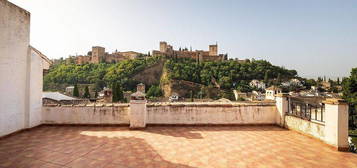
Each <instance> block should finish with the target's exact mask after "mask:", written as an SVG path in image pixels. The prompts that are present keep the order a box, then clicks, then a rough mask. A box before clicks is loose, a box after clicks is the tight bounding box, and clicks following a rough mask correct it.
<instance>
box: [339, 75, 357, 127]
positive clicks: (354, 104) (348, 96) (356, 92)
mask: <svg viewBox="0 0 357 168" xmlns="http://www.w3.org/2000/svg"><path fill="white" fill-rule="evenodd" d="M342 87H343V98H344V99H345V100H347V102H348V103H349V104H350V108H349V110H350V114H349V115H350V119H349V125H350V127H351V128H357V68H353V69H352V71H351V75H350V77H348V78H344V79H343V81H342Z"/></svg>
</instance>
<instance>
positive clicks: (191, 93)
mask: <svg viewBox="0 0 357 168" xmlns="http://www.w3.org/2000/svg"><path fill="white" fill-rule="evenodd" d="M190 98H191V102H193V101H194V100H193V91H192V90H191V92H190Z"/></svg>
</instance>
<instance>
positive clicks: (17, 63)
mask: <svg viewBox="0 0 357 168" xmlns="http://www.w3.org/2000/svg"><path fill="white" fill-rule="evenodd" d="M29 33H30V13H28V12H26V11H25V10H23V9H21V8H19V7H17V6H15V5H13V4H11V3H10V2H8V1H6V0H0V79H1V81H0V107H1V109H0V136H3V135H6V134H9V133H12V132H14V131H17V130H20V129H22V128H24V121H25V115H24V114H25V111H26V109H27V108H26V107H27V106H26V104H27V103H26V102H27V101H28V100H27V99H26V98H28V97H27V96H26V95H28V82H29V80H28V79H29V78H28V76H27V72H28V69H29V61H30V59H29V58H28V49H29V38H30V35H29Z"/></svg>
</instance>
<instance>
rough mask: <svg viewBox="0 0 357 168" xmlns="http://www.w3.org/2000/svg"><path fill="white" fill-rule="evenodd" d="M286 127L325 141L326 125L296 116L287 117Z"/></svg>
mask: <svg viewBox="0 0 357 168" xmlns="http://www.w3.org/2000/svg"><path fill="white" fill-rule="evenodd" d="M285 127H286V128H288V129H291V130H295V131H298V132H301V133H303V134H306V135H309V136H313V137H315V138H317V139H320V140H322V141H325V124H324V123H319V122H315V121H308V120H304V119H301V118H298V117H294V116H285Z"/></svg>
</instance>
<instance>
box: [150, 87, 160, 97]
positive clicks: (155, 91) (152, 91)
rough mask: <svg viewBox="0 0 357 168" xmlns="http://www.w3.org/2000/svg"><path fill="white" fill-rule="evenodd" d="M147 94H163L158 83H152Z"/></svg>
mask: <svg viewBox="0 0 357 168" xmlns="http://www.w3.org/2000/svg"><path fill="white" fill-rule="evenodd" d="M146 95H147V96H148V97H160V96H162V91H161V89H160V87H159V86H158V85H152V86H151V87H150V88H149V90H148V91H147V94H146Z"/></svg>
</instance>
